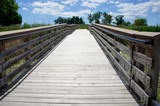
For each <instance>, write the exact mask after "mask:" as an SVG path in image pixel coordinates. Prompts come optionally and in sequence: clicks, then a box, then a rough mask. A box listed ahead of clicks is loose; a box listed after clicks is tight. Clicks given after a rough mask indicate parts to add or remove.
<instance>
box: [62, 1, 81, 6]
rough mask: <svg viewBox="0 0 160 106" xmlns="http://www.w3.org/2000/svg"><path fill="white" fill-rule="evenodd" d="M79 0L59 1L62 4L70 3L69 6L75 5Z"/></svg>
mask: <svg viewBox="0 0 160 106" xmlns="http://www.w3.org/2000/svg"><path fill="white" fill-rule="evenodd" d="M78 1H79V0H64V1H62V2H61V3H63V4H70V5H71V6H72V5H76V3H77V2H78Z"/></svg>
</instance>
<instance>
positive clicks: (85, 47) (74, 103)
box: [0, 30, 138, 106]
mask: <svg viewBox="0 0 160 106" xmlns="http://www.w3.org/2000/svg"><path fill="white" fill-rule="evenodd" d="M0 104H1V106H21V105H23V106H50V105H52V106H82V105H83V106H138V104H137V103H136V101H135V100H134V98H133V97H132V96H131V94H130V93H129V91H128V90H127V89H126V87H125V86H124V84H123V83H122V81H121V80H120V78H119V76H118V75H117V73H116V72H115V70H114V69H113V67H112V66H111V64H110V62H109V61H108V60H107V58H106V57H105V55H104V54H103V52H102V50H101V49H100V47H99V46H98V44H97V43H96V41H95V39H94V38H93V36H92V35H91V34H90V33H89V31H87V30H76V31H75V32H74V33H73V34H71V35H69V36H68V37H67V38H66V39H65V40H64V41H63V42H62V43H61V44H60V45H59V47H58V48H57V49H56V50H54V51H53V52H52V53H51V54H50V55H49V56H48V57H47V58H46V59H45V60H44V61H43V62H42V63H41V64H40V65H39V66H38V67H37V68H36V69H35V70H34V71H33V72H32V73H31V74H30V75H29V76H28V77H27V78H26V79H25V80H24V81H23V82H22V83H21V84H20V85H19V86H18V87H17V88H15V89H14V90H13V91H12V92H11V93H10V94H8V95H7V96H6V97H5V98H3V99H2V100H1V101H0Z"/></svg>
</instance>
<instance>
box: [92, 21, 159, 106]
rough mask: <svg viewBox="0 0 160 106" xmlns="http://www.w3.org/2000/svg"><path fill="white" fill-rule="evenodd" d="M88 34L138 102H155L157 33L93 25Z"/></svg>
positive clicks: (157, 66) (157, 57)
mask: <svg viewBox="0 0 160 106" xmlns="http://www.w3.org/2000/svg"><path fill="white" fill-rule="evenodd" d="M89 30H90V32H91V34H93V35H94V37H95V39H96V40H97V42H98V43H99V44H100V46H101V47H102V49H103V51H104V53H105V54H106V56H107V57H108V58H109V60H110V61H111V64H113V66H114V67H115V68H116V70H117V72H118V73H119V75H120V76H121V78H122V80H123V81H124V83H125V85H126V86H127V87H128V89H129V90H131V91H132V92H133V93H135V94H136V95H137V96H138V97H139V98H138V99H139V102H140V103H141V104H143V105H145V106H150V105H151V102H152V101H153V100H156V96H157V88H158V75H159V71H160V33H151V32H138V31H131V30H126V29H122V28H116V27H111V26H104V25H99V24H93V25H91V26H89Z"/></svg>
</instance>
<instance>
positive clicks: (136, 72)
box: [132, 66, 151, 89]
mask: <svg viewBox="0 0 160 106" xmlns="http://www.w3.org/2000/svg"><path fill="white" fill-rule="evenodd" d="M132 74H133V75H134V76H135V77H136V78H138V79H139V80H140V81H141V82H142V83H143V84H144V85H145V87H147V89H149V88H150V84H151V78H150V77H149V76H148V75H146V73H144V72H142V71H141V70H140V69H138V68H137V67H136V66H133V69H132Z"/></svg>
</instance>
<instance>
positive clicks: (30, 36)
mask: <svg viewBox="0 0 160 106" xmlns="http://www.w3.org/2000/svg"><path fill="white" fill-rule="evenodd" d="M75 29H76V25H68V24H60V25H54V26H45V27H39V28H31V29H25V30H16V31H7V32H1V33H0V93H4V92H3V90H5V89H6V88H7V87H10V85H12V84H13V83H15V82H16V81H18V80H19V79H20V78H21V77H23V76H24V75H25V74H26V73H27V72H28V71H29V70H30V69H31V68H33V67H34V66H35V65H36V64H37V63H38V62H39V61H41V59H43V58H44V57H45V56H46V55H47V53H49V52H50V51H51V50H52V49H53V48H54V47H55V46H56V45H57V44H58V43H59V42H60V41H61V40H62V39H63V38H65V37H66V36H67V35H69V34H71V33H72V32H73V31H74V30H75ZM1 91H2V92H1Z"/></svg>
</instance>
